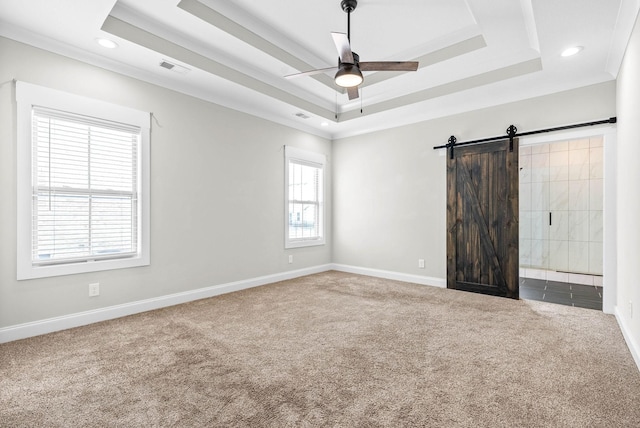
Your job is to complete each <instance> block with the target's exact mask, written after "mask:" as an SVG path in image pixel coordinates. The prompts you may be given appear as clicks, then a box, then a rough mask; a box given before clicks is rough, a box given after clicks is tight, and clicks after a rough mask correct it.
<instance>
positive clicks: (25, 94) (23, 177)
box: [16, 82, 151, 280]
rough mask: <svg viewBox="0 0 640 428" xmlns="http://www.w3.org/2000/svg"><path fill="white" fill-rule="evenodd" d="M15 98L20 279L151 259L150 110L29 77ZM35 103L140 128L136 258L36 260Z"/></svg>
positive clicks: (124, 265) (132, 264)
mask: <svg viewBox="0 0 640 428" xmlns="http://www.w3.org/2000/svg"><path fill="white" fill-rule="evenodd" d="M16 103H17V175H18V176H17V182H18V186H17V192H18V195H17V279H18V280H24V279H33V278H45V277H51V276H59V275H70V274H77V273H86V272H96V271H104V270H111V269H124V268H131V267H137V266H147V265H149V264H150V261H151V258H150V253H149V251H150V230H151V229H150V214H149V209H150V203H149V197H150V150H149V146H150V126H151V120H150V114H149V113H148V112H143V111H140V110H134V109H131V108H128V107H123V106H119V105H115V104H111V103H107V102H104V101H100V100H96V99H92V98H87V97H83V96H79V95H73V94H69V93H66V92H62V91H58V90H54V89H50V88H45V87H42V86H38V85H33V84H30V83H25V82H16ZM33 106H43V107H48V108H52V109H56V110H62V111H66V112H70V113H76V114H80V115H84V116H92V117H96V118H101V119H106V120H111V121H114V122H120V123H126V124H130V125H135V126H137V127H139V128H140V130H141V138H140V147H139V148H138V150H139V159H140V160H139V162H140V165H139V168H138V171H139V177H138V186H139V189H138V191H139V195H140V198H139V205H138V216H139V219H140V222H141V224H140V225H139V228H138V242H139V246H138V252H137V254H136V255H135V256H133V257H128V258H122V259H106V260H95V261H83V262H79V263H67V264H57V265H56V264H53V265H40V266H37V265H33V264H32V261H31V248H32V247H31V237H32V222H31V218H32V211H31V210H32V203H31V195H32V174H31V168H32V139H31V116H32V107H33Z"/></svg>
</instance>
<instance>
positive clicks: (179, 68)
mask: <svg viewBox="0 0 640 428" xmlns="http://www.w3.org/2000/svg"><path fill="white" fill-rule="evenodd" d="M160 67H162V68H166V69H167V70H171V71H173V72H175V73H178V74H187V73H188V72H189V69H188V68H187V67H183V66H181V65H178V64H173V63H171V62H169V61H165V60H162V61H161V62H160Z"/></svg>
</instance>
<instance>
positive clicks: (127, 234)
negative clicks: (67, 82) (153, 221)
mask: <svg viewBox="0 0 640 428" xmlns="http://www.w3.org/2000/svg"><path fill="white" fill-rule="evenodd" d="M17 96H18V145H19V149H18V169H19V170H18V175H19V179H18V201H19V203H18V279H26V278H37V277H44V276H54V275H66V274H71V273H79V272H89V271H95V270H105V269H115V268H124V267H133V266H141V265H146V264H149V252H148V139H149V115H148V113H144V112H139V111H134V110H130V109H127V108H123V107H119V106H114V105H111V104H107V103H104V102H100V101H97V100H89V99H86V98H83V97H78V96H74V95H71V94H65V93H62V92H59V91H53V90H51V89H47V88H42V87H38V86H35V85H29V84H25V83H22V82H19V83H18V84H17Z"/></svg>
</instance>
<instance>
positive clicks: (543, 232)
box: [530, 211, 549, 239]
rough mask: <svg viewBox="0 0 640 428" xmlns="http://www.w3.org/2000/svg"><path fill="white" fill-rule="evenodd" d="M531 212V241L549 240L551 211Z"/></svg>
mask: <svg viewBox="0 0 640 428" xmlns="http://www.w3.org/2000/svg"><path fill="white" fill-rule="evenodd" d="M530 212H531V239H549V211H530Z"/></svg>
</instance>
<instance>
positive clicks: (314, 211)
mask: <svg viewBox="0 0 640 428" xmlns="http://www.w3.org/2000/svg"><path fill="white" fill-rule="evenodd" d="M325 163H326V161H325V156H324V155H321V154H318V153H313V152H308V151H305V150H301V149H296V148H294V147H289V146H287V147H285V192H286V198H287V199H286V208H285V212H286V214H287V215H286V219H285V248H295V247H303V246H310V245H322V244H324V241H325V239H324V169H325Z"/></svg>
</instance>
